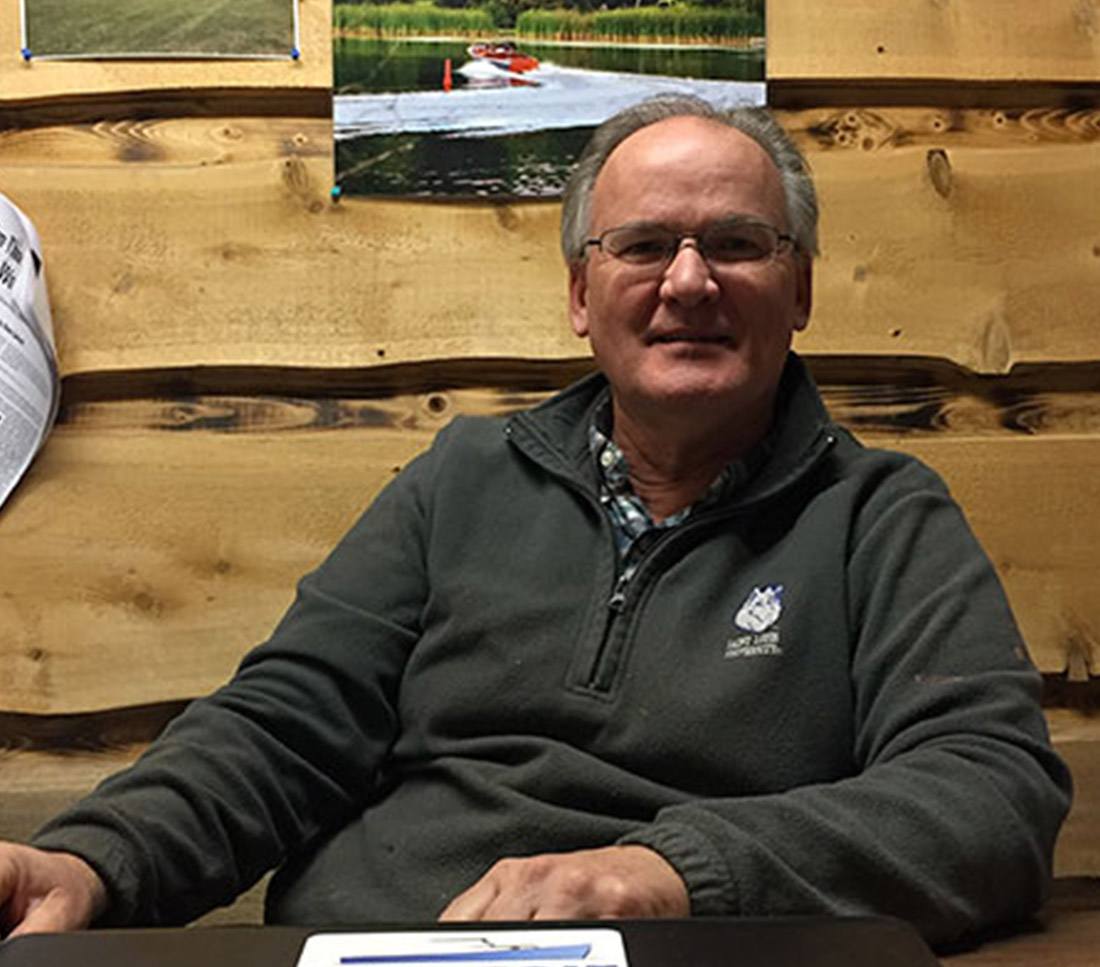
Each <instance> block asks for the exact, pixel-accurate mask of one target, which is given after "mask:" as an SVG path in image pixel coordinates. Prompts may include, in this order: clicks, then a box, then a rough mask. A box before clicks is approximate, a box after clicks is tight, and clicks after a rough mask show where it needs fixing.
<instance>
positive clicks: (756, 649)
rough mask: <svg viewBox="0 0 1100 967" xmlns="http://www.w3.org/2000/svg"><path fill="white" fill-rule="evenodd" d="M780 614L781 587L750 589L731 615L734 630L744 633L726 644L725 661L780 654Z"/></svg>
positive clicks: (781, 606) (781, 605) (770, 585)
mask: <svg viewBox="0 0 1100 967" xmlns="http://www.w3.org/2000/svg"><path fill="white" fill-rule="evenodd" d="M782 614H783V585H782V584H769V585H767V586H765V587H763V588H753V589H752V591H751V592H750V593H749V596H748V597H747V598H745V602H744V604H742V605H741V607H740V608H738V609H737V613H736V614H735V615H734V616H733V624H734V627H735V628H737V629H738V631H742V632H744V634H740V635H734V636H733V637H731V638H730V639H729V640H728V641H727V642H726V654H725V657H726V658H755V657H756V656H757V655H782V654H783V649H782V648H780V647H779V628H778V627H777V625H778V624H779V619H780V617H781V616H782Z"/></svg>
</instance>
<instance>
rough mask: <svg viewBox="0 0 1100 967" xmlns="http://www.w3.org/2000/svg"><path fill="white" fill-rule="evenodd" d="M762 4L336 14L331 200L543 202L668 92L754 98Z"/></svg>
mask: <svg viewBox="0 0 1100 967" xmlns="http://www.w3.org/2000/svg"><path fill="white" fill-rule="evenodd" d="M764 6H765V0H433V2H427V0H418V2H415V3H406V2H393V3H377V2H346V0H337V2H336V3H335V5H334V8H333V11H334V16H333V21H334V22H333V28H334V35H335V40H334V54H335V58H334V59H335V75H336V79H335V84H336V92H335V93H336V96H335V98H334V121H335V125H334V129H335V137H336V169H337V175H336V180H337V186H338V188H339V191H340V192H341V193H342V194H351V195H400V196H414V197H441V198H492V197H518V198H554V197H557V196H559V195H560V194H561V191H562V188H563V186H564V183H565V179H566V177H567V176H568V174H569V171H570V169H571V167H572V165H573V163H574V162H575V161H576V159H577V156H578V155H579V153H580V151H581V149H582V148H583V146H584V144H585V142H586V141H587V140H588V137H589V136H590V135H591V133H592V130H593V129H594V128H595V127H596V126H597V125H598V124H600V123H601V122H602V121H604V120H606V119H607V118H608V117H610V116H611V115H612V114H614V113H615V112H616V111H619V110H621V109H622V108H625V107H628V106H629V105H630V104H633V103H636V102H637V101H640V100H642V99H643V98H646V97H649V96H651V95H655V94H663V93H688V94H695V95H698V96H699V97H702V98H705V99H706V100H708V101H710V102H712V103H714V104H715V105H716V106H719V107H734V106H738V105H753V104H763V103H764V101H765V86H764V45H765V31H764Z"/></svg>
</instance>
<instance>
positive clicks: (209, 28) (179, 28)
mask: <svg viewBox="0 0 1100 967" xmlns="http://www.w3.org/2000/svg"><path fill="white" fill-rule="evenodd" d="M21 2H22V13H23V23H22V42H23V56H24V58H26V59H28V60H39V59H41V60H76V59H99V58H143V57H153V58H168V57H231V58H264V59H283V58H291V57H295V58H296V57H297V56H298V43H299V42H298V0H21Z"/></svg>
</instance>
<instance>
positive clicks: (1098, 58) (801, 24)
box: [767, 0, 1100, 83]
mask: <svg viewBox="0 0 1100 967" xmlns="http://www.w3.org/2000/svg"><path fill="white" fill-rule="evenodd" d="M767 24H768V63H767V74H768V79H769V80H785V79H790V78H797V79H804V80H832V79H837V78H843V79H846V80H859V81H864V82H868V81H881V80H896V79H901V80H904V81H906V82H909V83H912V82H914V81H919V80H940V79H950V80H964V81H1024V82H1034V81H1084V82H1089V83H1094V82H1096V81H1097V79H1098V78H1100V5H1097V3H1095V2H1094V0H1044V2H1043V3H1033V2H1031V0H984V2H975V0H971V2H966V3H952V2H950V0H924V2H907V3H889V4H886V3H878V2H875V0H833V2H831V3H821V2H820V0H778V2H770V3H768V7H767Z"/></svg>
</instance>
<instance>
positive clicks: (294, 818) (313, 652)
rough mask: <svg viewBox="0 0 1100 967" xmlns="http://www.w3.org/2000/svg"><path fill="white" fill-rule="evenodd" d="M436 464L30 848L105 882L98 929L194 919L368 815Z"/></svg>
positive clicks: (401, 490) (428, 461)
mask: <svg viewBox="0 0 1100 967" xmlns="http://www.w3.org/2000/svg"><path fill="white" fill-rule="evenodd" d="M431 468H432V458H431V456H430V455H428V456H426V457H422V458H420V459H419V460H418V461H415V462H414V463H413V464H412V465H410V467H409V468H408V469H407V470H406V471H405V473H404V474H403V475H402V476H401V477H400V478H398V479H397V480H396V481H394V483H393V484H391V485H390V487H389V488H388V489H387V490H386V491H384V492H383V493H382V494H381V495H380V496H379V497H378V498H377V499H376V500H375V501H374V503H373V504H372V505H371V507H370V509H369V510H368V511H367V512H366V514H364V515H363V517H362V518H361V519H360V520H359V522H358V523H357V524H356V525H355V526H354V528H353V529H352V530H351V531H350V532H349V534H348V535H347V536H346V537H345V538H344V539H343V541H342V542H341V543H340V544H339V545H338V546H337V548H336V549H335V550H334V551H333V553H332V554H331V555H330V556H329V558H328V559H327V560H326V561H325V562H324V563H323V564H322V565H321V566H320V567H319V568H318V569H317V570H316V571H315V572H313V573H312V574H310V575H308V576H307V577H305V578H304V579H303V580H302V581H301V582H300V584H299V587H298V592H297V596H296V599H295V602H294V604H293V606H292V607H291V609H290V610H289V612H288V613H287V615H286V616H285V617H284V618H283V620H282V621H281V623H280V624H279V625H278V627H277V628H276V630H275V632H274V633H273V635H272V637H271V638H270V640H269V641H268V642H267V643H266V644H264V645H262V646H260V647H259V648H257V649H256V650H254V651H253V652H251V653H250V654H249V655H248V656H247V657H246V658H245V659H244V661H243V662H242V664H241V666H240V668H239V669H238V671H237V673H236V675H235V677H234V678H233V680H232V681H231V682H230V683H229V684H228V685H226V686H225V687H223V688H222V689H220V690H219V691H217V692H215V693H214V694H213V695H211V696H209V697H207V698H204V699H200V700H198V701H196V702H193V703H192V704H191V705H190V706H189V707H188V709H187V710H186V711H185V712H184V713H183V714H182V715H180V716H179V717H178V718H177V719H176V720H175V721H174V722H173V723H172V724H171V725H170V726H169V728H168V729H167V730H166V731H165V733H164V734H163V735H162V736H161V737H160V738H159V739H158V740H157V741H156V742H154V743H153V744H152V745H151V746H150V748H149V749H148V751H147V752H146V753H145V755H143V756H142V757H141V758H140V759H139V760H138V761H137V763H135V765H134V766H133V767H131V768H130V769H128V770H126V771H124V772H122V773H120V774H118V775H116V776H114V777H112V778H110V779H108V780H106V781H105V782H104V783H103V784H102V785H101V786H100V787H99V788H98V789H97V790H96V791H95V792H94V793H93V794H92V795H91V796H89V797H88V798H86V799H84V800H82V801H81V802H79V803H77V804H76V805H75V806H73V807H72V808H71V809H69V810H68V811H66V812H65V813H63V814H62V815H60V816H58V817H57V818H55V819H54V820H52V821H51V822H49V823H48V824H47V825H46V826H45V827H43V829H42V830H40V831H39V833H38V834H37V835H36V836H35V837H34V840H33V844H34V845H36V846H39V847H41V848H45V849H52V850H65V851H69V852H72V853H75V854H77V855H79V856H82V857H83V858H84V859H85V860H87V861H88V862H89V863H90V864H91V865H92V866H93V868H95V869H96V870H97V871H98V872H99V873H100V875H101V876H102V877H103V878H104V880H105V882H106V883H107V886H108V891H109V894H110V898H111V903H110V908H109V910H108V912H107V915H106V916H105V918H104V921H103V922H105V923H108V924H178V923H183V922H186V921H188V920H190V919H193V918H194V917H196V916H198V915H200V914H201V913H203V912H205V911H206V910H208V909H210V908H212V907H214V906H217V905H220V904H224V903H227V902H229V901H231V900H232V899H233V898H234V897H235V896H236V895H237V894H238V893H240V892H241V891H243V890H245V889H247V888H248V887H249V886H251V885H252V884H253V883H254V882H255V881H256V880H257V879H258V878H259V877H260V876H261V875H262V874H263V873H264V872H265V871H267V870H268V869H271V868H273V867H274V866H276V865H278V864H279V863H280V862H281V861H282V860H283V859H284V858H285V857H286V856H287V855H288V853H290V852H291V851H294V850H297V849H299V848H301V846H302V845H303V844H305V843H308V842H309V841H310V840H311V839H313V838H314V837H316V836H318V835H319V834H321V833H322V832H323V831H324V830H326V829H331V828H333V827H334V826H335V825H338V824H342V823H343V822H345V821H347V819H348V818H349V816H351V815H353V814H354V813H355V812H356V811H357V809H359V808H361V807H362V804H363V802H364V801H365V800H366V798H367V797H368V796H369V795H370V794H371V792H372V789H373V787H374V783H375V782H376V775H377V767H378V765H379V763H380V762H381V761H382V760H383V758H384V756H385V755H386V753H387V751H388V749H389V747H390V745H391V744H392V742H393V740H394V738H395V734H396V731H397V728H398V724H397V715H396V712H395V703H396V697H397V690H398V685H399V681H400V677H401V674H402V672H403V669H404V667H405V663H406V659H407V656H408V654H409V651H410V649H411V648H412V647H413V645H414V644H415V642H416V641H417V638H418V623H419V621H420V613H421V609H422V606H423V600H424V595H425V580H424V552H423V546H422V544H423V539H424V538H423V527H422V524H423V520H424V518H425V516H426V513H427V511H426V505H425V501H424V500H423V497H422V495H423V493H424V492H425V490H426V481H427V480H428V479H429V478H430V477H431V474H432V469H431Z"/></svg>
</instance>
